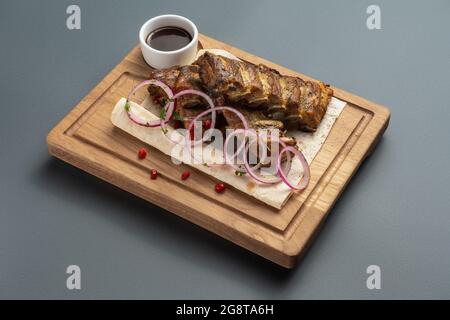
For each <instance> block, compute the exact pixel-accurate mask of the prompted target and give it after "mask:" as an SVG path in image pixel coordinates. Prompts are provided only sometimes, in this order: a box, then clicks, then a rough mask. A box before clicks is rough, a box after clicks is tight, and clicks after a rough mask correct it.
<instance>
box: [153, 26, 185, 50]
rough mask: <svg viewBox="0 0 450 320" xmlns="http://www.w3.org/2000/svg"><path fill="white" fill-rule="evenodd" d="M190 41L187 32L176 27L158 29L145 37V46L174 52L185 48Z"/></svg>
mask: <svg viewBox="0 0 450 320" xmlns="http://www.w3.org/2000/svg"><path fill="white" fill-rule="evenodd" d="M191 41H192V36H191V34H190V33H189V32H187V31H186V30H184V29H182V28H178V27H162V28H158V29H156V30H154V31H152V32H150V34H149V35H148V36H147V40H146V42H147V44H148V45H149V46H150V47H152V48H153V49H156V50H160V51H174V50H178V49H181V48H183V47H185V46H187V45H188V44H189V43H190V42H191Z"/></svg>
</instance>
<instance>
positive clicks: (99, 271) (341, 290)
mask: <svg viewBox="0 0 450 320" xmlns="http://www.w3.org/2000/svg"><path fill="white" fill-rule="evenodd" d="M73 2H76V3H78V4H79V5H80V6H81V9H82V30H81V31H75V32H70V31H68V30H67V29H66V27H65V19H66V14H65V10H66V7H67V5H69V4H72V3H73ZM240 2H241V1H239V3H240ZM227 3H228V4H225V1H223V2H219V1H189V3H188V1H179V3H178V2H175V1H149V0H145V1H106V0H105V1H17V0H14V1H5V0H2V1H1V4H0V39H1V49H0V68H1V77H0V88H1V89H0V90H1V91H0V97H1V98H0V99H1V110H2V113H1V116H0V124H1V125H0V141H1V153H0V174H1V175H0V177H1V182H0V188H1V189H0V219H1V220H0V297H1V298H280V299H282V298H292V299H303V298H364V299H365V298H369V299H374V298H450V283H449V282H450V280H449V279H450V277H449V273H450V248H449V244H450V232H449V231H450V218H449V215H450V212H449V207H450V197H449V180H450V170H449V168H448V163H449V160H448V159H449V156H450V143H449V136H450V129H449V121H450V108H449V107H450V106H449V98H448V92H449V88H450V81H449V71H450V59H449V58H450V42H449V22H448V19H449V17H450V1H447V0H440V1H376V3H377V4H379V5H380V6H381V9H382V27H383V29H382V30H380V31H369V30H368V29H367V28H366V26H365V21H366V14H365V11H366V8H367V6H368V5H369V4H372V3H373V1H357V0H354V1H346V2H345V3H344V2H342V1H339V2H338V1H331V0H330V1H302V2H300V1H295V2H294V1H291V2H284V3H283V4H278V2H277V1H244V3H241V4H238V1H234V2H233V1H227ZM257 3H259V4H258V5H256V4H257ZM167 12H171V13H179V14H183V15H186V16H188V17H190V18H192V19H193V20H194V21H195V22H196V24H197V25H198V27H199V29H200V31H201V32H204V33H205V34H208V35H210V36H212V37H215V38H217V39H221V40H223V41H224V42H228V43H231V44H233V45H235V46H237V47H240V48H242V49H244V50H248V51H250V52H253V53H255V54H257V55H260V56H262V57H265V58H267V59H269V60H272V61H274V62H277V63H280V64H283V65H285V66H287V67H289V68H291V69H294V70H299V71H301V72H303V73H305V74H309V75H311V76H314V77H316V78H319V79H322V80H324V81H327V82H330V83H332V84H334V85H336V86H337V87H340V88H343V89H345V90H348V91H350V92H355V93H357V94H358V95H360V96H363V97H366V98H368V99H370V100H373V101H376V102H378V103H380V104H384V105H386V106H389V107H390V108H391V111H392V120H391V124H390V127H389V129H388V131H387V132H386V134H385V136H384V138H383V140H382V142H381V143H380V145H379V147H378V148H377V149H376V150H375V153H374V154H373V155H372V157H370V158H369V159H368V160H367V161H366V162H365V163H364V164H363V166H362V167H361V170H360V171H359V172H358V174H357V175H356V176H355V177H354V179H353V181H352V182H351V184H350V185H349V186H348V188H347V190H346V191H345V192H344V194H343V196H342V197H341V199H340V200H339V201H338V203H337V204H336V206H335V208H334V210H333V211H332V213H331V215H330V217H329V218H328V220H327V222H326V224H325V226H324V228H323V230H322V232H321V233H320V235H319V237H318V238H317V240H316V241H315V243H314V245H313V246H312V248H311V250H310V251H309V252H308V254H307V255H306V257H305V258H304V260H302V262H301V263H300V264H299V266H298V267H297V268H296V269H295V270H293V271H285V270H283V269H280V268H278V267H276V266H275V265H272V264H271V263H269V262H266V261H265V260H263V259H261V258H259V257H257V256H254V255H253V254H251V253H248V252H246V251H245V250H243V249H241V248H239V247H237V246H234V245H232V244H229V243H228V242H226V241H225V240H222V239H219V238H218V237H216V236H214V235H211V234H209V233H208V232H206V231H203V230H202V229H200V228H198V227H196V226H193V225H191V224H190V223H188V222H185V221H183V220H181V219H178V218H176V217H175V216H172V215H171V214H168V213H166V212H164V211H163V210H161V209H159V208H157V207H154V206H152V205H149V204H147V203H146V202H144V201H142V200H140V199H137V198H135V197H134V196H131V195H129V194H126V193H125V192H122V191H120V190H118V189H116V188H114V187H112V186H110V185H108V184H107V183H104V182H102V181H99V180H98V179H96V178H94V177H91V176H89V175H88V174H86V173H83V172H81V171H79V170H78V169H75V168H73V167H71V166H69V165H66V164H64V163H62V162H60V161H58V160H55V159H52V158H50V156H49V155H48V154H47V151H46V144H45V137H46V134H47V133H48V131H49V130H50V129H51V128H52V127H53V126H54V125H55V124H56V123H57V122H58V121H59V120H60V119H61V118H62V117H64V116H65V115H66V114H67V112H68V111H69V110H70V109H71V108H72V107H73V106H74V105H76V104H77V103H78V101H79V100H80V99H82V98H83V97H84V96H85V95H86V94H87V93H88V92H89V91H90V89H91V88H92V87H93V86H94V85H95V84H96V83H97V82H98V81H100V80H101V79H102V77H103V76H104V75H105V74H107V73H108V71H109V70H110V69H111V68H112V67H113V66H114V65H116V64H117V63H118V62H119V61H120V60H121V58H122V57H123V56H124V55H125V54H126V53H127V52H128V51H129V49H130V48H131V47H132V46H134V45H135V44H136V42H137V31H138V28H139V26H140V25H141V24H142V23H143V22H144V21H145V20H146V19H147V18H149V17H152V16H155V15H158V14H161V13H167ZM69 264H77V265H79V266H80V267H81V269H82V290H81V291H77V292H74V291H68V290H67V289H66V287H65V281H66V274H65V269H66V267H67V266H68V265H69ZM370 264H377V265H379V266H380V267H381V269H382V289H381V290H379V291H376V290H373V291H370V290H368V289H367V288H366V286H365V280H366V273H365V270H366V267H367V266H368V265H370Z"/></svg>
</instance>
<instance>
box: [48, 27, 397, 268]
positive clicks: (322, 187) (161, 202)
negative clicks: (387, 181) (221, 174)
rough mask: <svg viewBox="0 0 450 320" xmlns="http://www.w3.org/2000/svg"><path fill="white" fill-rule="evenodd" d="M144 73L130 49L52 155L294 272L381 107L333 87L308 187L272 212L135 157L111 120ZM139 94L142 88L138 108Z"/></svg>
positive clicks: (367, 146) (53, 138)
mask: <svg viewBox="0 0 450 320" xmlns="http://www.w3.org/2000/svg"><path fill="white" fill-rule="evenodd" d="M200 42H201V45H202V46H203V47H204V48H222V49H225V50H228V51H230V52H231V53H233V54H234V55H236V56H237V57H239V58H241V59H244V60H247V61H251V62H253V63H263V64H265V65H267V66H269V67H271V68H275V69H277V70H279V71H280V72H281V73H282V74H289V75H296V76H300V77H302V78H304V79H309V80H314V79H311V78H310V77H307V76H305V75H302V74H299V73H296V72H294V71H291V70H288V69H286V68H284V67H282V66H278V65H276V64H274V63H271V62H270V61H266V60H264V59H261V58H259V57H256V56H254V55H251V54H249V53H247V52H244V51H241V50H239V49H237V48H234V47H231V46H229V45H227V44H224V43H222V42H219V41H217V40H214V39H211V38H209V37H206V36H204V35H201V36H200ZM149 70H150V68H149V67H148V66H147V65H146V64H145V62H144V60H143V58H142V56H141V53H140V50H139V48H138V47H136V48H134V49H133V50H132V51H131V52H130V53H129V54H128V55H127V56H126V57H125V59H124V60H123V61H121V62H120V63H119V64H118V65H117V66H116V67H115V68H114V69H113V70H112V71H111V72H110V73H109V74H108V75H107V76H106V77H105V78H104V79H103V80H102V81H101V82H100V83H99V84H98V85H97V86H96V87H95V88H94V89H93V90H92V91H91V92H90V93H89V94H88V95H87V96H86V97H85V98H84V99H83V100H82V101H81V102H80V103H79V104H78V105H77V106H76V107H75V108H74V109H73V110H72V111H70V113H69V114H68V115H67V116H66V117H65V118H64V119H63V120H62V121H61V122H60V123H59V124H58V125H57V126H56V127H55V128H54V129H53V130H52V131H51V132H50V133H49V135H48V137H47V144H48V149H49V152H50V154H52V155H53V156H55V157H58V158H60V159H62V160H64V161H66V162H68V163H70V164H72V165H74V166H76V167H78V168H80V169H82V170H84V171H87V172H89V173H91V174H93V175H95V176H97V177H99V178H101V179H103V180H106V181H108V182H110V183H112V184H114V185H116V186H118V187H120V188H122V189H124V190H126V191H128V192H131V193H133V194H135V195H137V196H139V197H141V198H143V199H146V200H147V201H149V202H152V203H154V204H156V205H158V206H160V207H162V208H164V209H166V210H168V211H170V212H172V213H175V214H177V215H179V216H180V217H182V218H184V219H187V220H189V221H191V222H193V223H195V224H197V225H200V226H202V227H203V228H205V229H208V230H210V231H211V232H214V233H216V234H218V235H220V236H221V237H223V238H225V239H228V240H230V241H232V242H234V243H236V244H238V245H240V246H242V247H244V248H247V249H248V250H250V251H252V252H254V253H256V254H259V255H261V256H263V257H265V258H267V259H269V260H271V261H273V262H275V263H277V264H279V265H281V266H283V267H286V268H292V267H293V266H295V264H296V261H297V260H298V258H299V257H300V256H301V254H302V253H304V252H305V250H306V248H307V247H308V245H309V244H310V243H311V240H312V238H313V236H314V235H315V234H316V233H317V231H318V230H319V227H320V225H321V224H322V222H323V221H324V219H325V218H326V216H327V214H328V213H329V212H330V209H331V208H332V206H333V205H334V203H335V202H336V200H337V199H338V197H339V195H340V194H341V192H342V191H343V190H344V188H345V186H346V185H347V183H348V182H349V180H350V179H351V177H352V175H353V174H354V173H355V171H356V170H357V169H358V167H359V166H360V164H361V163H362V161H363V160H364V158H365V157H366V156H367V155H368V154H369V153H370V152H371V150H372V149H373V148H374V146H375V145H376V143H377V142H378V140H379V139H380V137H381V136H382V134H383V132H384V131H385V129H386V128H387V125H388V123H389V118H390V112H389V110H388V109H386V108H385V107H383V106H380V105H377V104H375V103H373V102H369V101H367V100H365V99H363V98H360V97H358V96H355V95H353V94H350V93H347V92H345V91H343V90H340V89H337V88H334V87H333V90H334V92H335V94H334V96H335V97H337V98H339V99H341V100H344V101H346V102H347V105H346V107H345V108H344V110H343V112H342V114H341V115H340V116H339V118H338V120H337V121H336V123H335V125H334V127H333V129H332V130H331V132H330V135H329V136H328V138H327V140H326V142H325V144H324V145H323V147H322V149H321V151H320V152H319V154H318V155H317V156H316V158H315V159H314V161H313V162H312V164H311V182H310V184H309V186H308V188H307V189H306V190H304V191H303V192H302V193H298V194H295V195H293V196H292V197H291V199H290V200H289V201H288V203H287V204H286V205H285V206H284V207H283V209H281V210H279V211H278V210H276V209H274V208H271V207H269V206H267V205H265V204H263V203H261V202H259V201H258V200H255V199H254V198H251V197H250V196H248V195H246V194H244V193H241V192H240V191H238V190H234V189H228V190H227V191H226V192H225V193H223V194H220V195H218V194H217V193H215V192H214V184H215V183H216V181H214V179H213V178H211V177H209V176H207V175H205V174H203V173H201V172H197V171H195V172H192V173H191V177H190V178H189V179H188V180H187V181H182V180H181V179H180V175H181V173H182V172H183V171H184V170H185V169H186V167H185V166H183V165H180V166H174V165H173V164H172V162H171V161H170V158H169V157H168V156H166V155H164V154H162V153H161V152H159V151H158V150H156V149H154V148H151V147H149V146H147V148H148V149H149V157H147V159H145V160H143V161H142V160H138V159H137V150H138V149H139V148H141V147H142V146H143V144H142V142H140V141H139V140H138V139H136V138H134V137H132V136H130V135H128V134H127V133H125V132H123V131H121V130H119V129H117V128H115V127H114V126H113V125H112V123H111V121H110V115H111V111H112V109H113V107H114V105H115V104H116V102H117V101H118V100H119V99H120V98H121V97H126V96H127V94H128V92H129V91H130V90H131V88H132V87H133V86H134V85H135V84H137V83H138V82H139V81H141V80H143V79H145V78H146V77H147V74H148V71H149ZM145 94H146V92H145V90H141V92H139V93H138V94H137V95H136V97H135V100H136V102H138V103H139V102H141V101H142V100H143V99H144V98H145ZM150 168H156V169H157V170H158V172H159V174H160V176H159V178H158V179H157V180H150V179H149V170H150ZM191 170H192V169H191Z"/></svg>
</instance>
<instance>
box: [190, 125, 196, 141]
mask: <svg viewBox="0 0 450 320" xmlns="http://www.w3.org/2000/svg"><path fill="white" fill-rule="evenodd" d="M189 138H190V139H191V140H195V124H194V125H193V126H192V127H191V130H189Z"/></svg>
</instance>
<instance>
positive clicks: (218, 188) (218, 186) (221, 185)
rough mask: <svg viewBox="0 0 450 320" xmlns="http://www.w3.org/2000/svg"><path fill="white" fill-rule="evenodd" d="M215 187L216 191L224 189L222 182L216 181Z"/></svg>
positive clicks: (220, 191)
mask: <svg viewBox="0 0 450 320" xmlns="http://www.w3.org/2000/svg"><path fill="white" fill-rule="evenodd" d="M215 189H216V192H217V193H222V192H224V191H225V185H224V184H223V183H218V184H216V186H215Z"/></svg>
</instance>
